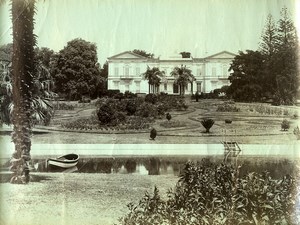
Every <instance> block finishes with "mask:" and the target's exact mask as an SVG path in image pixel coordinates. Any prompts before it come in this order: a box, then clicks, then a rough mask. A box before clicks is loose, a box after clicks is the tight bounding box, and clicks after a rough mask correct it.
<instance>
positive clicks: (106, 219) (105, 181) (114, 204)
mask: <svg viewBox="0 0 300 225" xmlns="http://www.w3.org/2000/svg"><path fill="white" fill-rule="evenodd" d="M39 176H44V177H45V178H44V180H43V179H42V180H41V181H40V182H31V183H29V184H28V185H12V184H9V183H1V184H0V190H1V208H0V224H3V225H4V224H5V225H6V224H7V225H16V224H19V225H38V224H40V225H82V224H89V225H93V224H94V225H96V224H99V225H112V224H114V223H116V222H117V221H118V218H120V217H121V216H124V215H126V214H127V213H128V212H129V211H128V209H127V206H126V205H127V204H128V203H130V202H134V203H135V204H136V203H137V202H138V201H139V200H140V199H141V198H142V197H143V196H144V193H145V191H149V192H152V191H153V189H154V186H155V185H156V186H158V187H159V190H160V193H161V194H162V196H164V197H165V198H166V193H167V190H168V189H169V188H173V187H175V184H176V182H177V180H178V178H177V177H175V176H172V175H159V176H150V175H132V174H86V173H72V174H70V173H68V174H64V173H47V174H41V173H40V174H39Z"/></svg>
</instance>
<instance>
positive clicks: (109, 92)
mask: <svg viewBox="0 0 300 225" xmlns="http://www.w3.org/2000/svg"><path fill="white" fill-rule="evenodd" d="M118 93H120V90H117V89H116V90H107V92H106V94H107V96H108V97H110V98H112V97H114V96H115V95H116V94H118Z"/></svg>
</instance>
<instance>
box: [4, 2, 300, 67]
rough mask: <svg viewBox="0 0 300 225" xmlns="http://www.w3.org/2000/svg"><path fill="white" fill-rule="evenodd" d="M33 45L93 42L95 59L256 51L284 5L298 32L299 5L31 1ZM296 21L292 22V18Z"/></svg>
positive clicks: (6, 23)
mask: <svg viewBox="0 0 300 225" xmlns="http://www.w3.org/2000/svg"><path fill="white" fill-rule="evenodd" d="M37 2H38V3H37V5H36V6H37V14H36V16H35V19H36V25H35V34H37V35H38V39H37V40H38V46H39V47H48V48H51V49H53V50H54V51H59V50H61V49H62V48H63V47H64V46H66V44H67V42H68V41H70V40H72V39H74V38H82V39H85V40H87V41H90V42H93V43H95V44H96V45H97V47H98V60H99V62H100V63H101V64H103V63H104V62H105V60H106V58H107V57H110V56H113V55H115V54H118V53H121V52H123V51H127V50H133V49H141V50H145V51H147V52H150V53H154V54H155V57H158V56H170V55H174V53H175V52H178V53H179V52H181V51H188V52H191V53H192V56H193V57H204V56H208V55H212V54H215V53H218V52H220V51H223V50H227V51H230V52H233V53H237V52H238V51H239V50H246V49H252V50H256V49H257V48H258V44H259V41H260V37H261V34H262V29H263V27H264V25H265V22H266V18H267V15H268V14H269V13H270V14H272V15H273V17H274V19H275V21H277V20H278V19H279V18H280V10H281V9H282V7H284V6H286V7H287V8H288V10H289V12H290V15H291V17H292V18H293V19H294V22H295V23H296V24H295V25H296V26H297V27H298V31H299V27H300V24H299V23H300V18H299V11H296V10H300V9H299V8H300V3H299V2H300V1H299V0H37ZM296 17H298V18H296ZM10 27H11V19H10V14H9V1H7V3H6V4H4V5H1V6H0V45H2V44H6V43H10V42H12V37H11V33H12V31H11V29H10Z"/></svg>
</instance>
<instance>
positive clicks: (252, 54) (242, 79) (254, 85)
mask: <svg viewBox="0 0 300 225" xmlns="http://www.w3.org/2000/svg"><path fill="white" fill-rule="evenodd" d="M263 62H264V57H263V55H262V54H261V53H260V52H259V51H251V50H247V51H246V52H245V53H244V52H239V54H238V55H237V56H235V58H234V60H233V61H232V63H231V65H230V69H229V70H231V71H232V73H231V74H230V76H229V80H230V83H231V85H230V86H229V88H228V90H227V92H226V94H227V95H228V96H229V97H231V98H234V99H235V100H239V101H247V102H251V101H260V100H261V97H262V90H263V89H262V86H261V75H262V73H263V65H264V64H263Z"/></svg>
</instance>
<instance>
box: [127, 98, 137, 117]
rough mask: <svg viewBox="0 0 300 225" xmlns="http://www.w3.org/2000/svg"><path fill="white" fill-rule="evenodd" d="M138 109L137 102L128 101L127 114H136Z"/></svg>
mask: <svg viewBox="0 0 300 225" xmlns="http://www.w3.org/2000/svg"><path fill="white" fill-rule="evenodd" d="M136 110H137V105H136V102H135V101H128V102H127V105H126V111H127V115H129V116H131V115H133V114H135V112H136Z"/></svg>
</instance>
